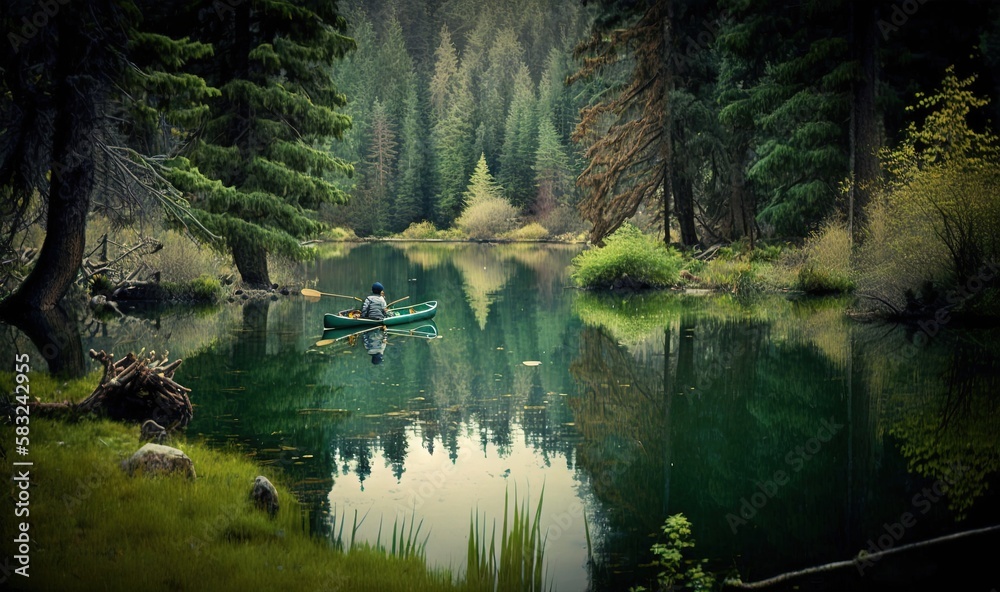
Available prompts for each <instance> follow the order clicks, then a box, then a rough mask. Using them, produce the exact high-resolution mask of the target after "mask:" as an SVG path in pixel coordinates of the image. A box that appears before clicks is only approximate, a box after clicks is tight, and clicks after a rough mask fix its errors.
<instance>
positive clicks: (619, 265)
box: [572, 223, 684, 288]
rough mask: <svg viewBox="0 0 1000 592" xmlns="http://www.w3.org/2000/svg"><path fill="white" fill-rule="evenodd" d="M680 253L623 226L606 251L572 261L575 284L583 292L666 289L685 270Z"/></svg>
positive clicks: (588, 252)
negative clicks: (611, 289)
mask: <svg viewBox="0 0 1000 592" xmlns="http://www.w3.org/2000/svg"><path fill="white" fill-rule="evenodd" d="M683 263H684V261H683V258H682V257H681V255H680V253H678V252H677V251H675V250H673V249H670V248H667V246H666V245H664V244H663V243H662V242H660V241H658V240H656V239H655V238H652V237H650V236H647V235H645V234H643V233H642V231H640V230H639V229H638V228H636V227H635V226H632V225H631V224H628V223H626V224H624V225H622V227H621V228H619V229H618V230H616V231H615V232H614V234H612V235H611V236H609V237H608V238H607V239H606V241H605V245H604V246H603V247H599V248H595V249H590V250H587V251H584V252H583V253H580V254H579V255H577V256H576V257H575V258H574V259H573V263H572V264H573V267H574V268H575V269H574V271H573V273H572V278H573V280H574V281H575V282H576V283H577V285H579V286H581V287H584V288H621V287H627V288H665V287H668V286H672V285H674V284H675V283H677V276H678V274H679V273H680V270H681V267H682V266H683Z"/></svg>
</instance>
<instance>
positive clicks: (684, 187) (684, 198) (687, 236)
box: [671, 151, 698, 247]
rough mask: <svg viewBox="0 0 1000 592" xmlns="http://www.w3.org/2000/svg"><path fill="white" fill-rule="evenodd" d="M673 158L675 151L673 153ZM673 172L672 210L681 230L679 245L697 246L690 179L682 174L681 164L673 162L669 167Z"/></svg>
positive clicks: (692, 191)
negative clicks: (675, 214)
mask: <svg viewBox="0 0 1000 592" xmlns="http://www.w3.org/2000/svg"><path fill="white" fill-rule="evenodd" d="M674 154H675V158H677V157H676V151H675V152H674ZM671 168H672V169H673V171H674V179H673V183H671V185H673V190H674V210H675V211H676V213H677V222H678V224H679V226H680V229H681V244H682V245H684V246H685V247H693V246H694V245H696V244H698V233H697V231H696V230H695V227H694V187H693V184H692V183H691V179H690V177H688V176H687V175H685V174H683V173H682V172H681V171H683V170H684V168H683V166H681V163H679V162H675V163H674V166H673V167H671Z"/></svg>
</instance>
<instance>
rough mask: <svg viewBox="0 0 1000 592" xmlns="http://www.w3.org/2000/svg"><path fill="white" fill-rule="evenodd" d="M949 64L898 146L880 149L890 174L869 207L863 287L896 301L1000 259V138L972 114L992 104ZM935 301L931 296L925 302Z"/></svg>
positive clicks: (943, 287)
mask: <svg viewBox="0 0 1000 592" xmlns="http://www.w3.org/2000/svg"><path fill="white" fill-rule="evenodd" d="M974 80H975V79H974V77H973V78H967V79H964V80H959V79H958V78H957V77H956V76H955V74H954V70H953V69H952V68H949V70H948V72H947V74H946V77H945V79H944V82H943V84H942V87H941V89H939V90H937V91H936V92H935V93H934V94H932V95H927V96H925V95H922V94H918V95H917V97H918V101H917V104H916V105H914V106H912V107H908V108H907V109H908V110H910V111H918V110H920V111H925V112H926V113H927V114H926V117H925V118H924V120H923V121H921V122H919V124H918V123H912V124H910V126H909V127H908V128H907V130H906V134H905V138H904V140H903V141H902V142H901V143H900V145H899V146H897V147H895V148H892V149H886V150H884V151H883V152H882V153H881V159H882V163H883V167H884V169H885V171H886V173H887V181H886V183H885V185H884V186H883V187H882V188H881V191H880V193H879V194H878V195H877V196H876V198H875V199H874V200H873V201H872V203H871V205H870V206H869V207H868V208H867V210H866V212H865V213H866V219H867V223H866V226H865V232H864V236H863V244H862V246H861V248H860V250H859V252H858V254H857V255H858V257H857V259H858V271H859V276H858V287H859V290H860V291H861V292H863V293H866V294H870V295H874V296H877V297H878V298H879V299H881V300H883V301H886V302H889V303H892V304H893V305H894V306H896V307H897V308H902V307H903V306H905V305H906V298H905V294H906V293H907V292H908V291H909V292H910V293H916V292H918V291H920V289H921V286H922V285H923V284H925V283H926V282H931V283H932V284H935V285H936V286H937V287H938V288H940V290H938V291H939V293H940V292H947V290H948V288H949V287H951V286H955V285H960V284H963V283H964V282H966V281H967V280H968V279H969V278H971V277H974V276H976V275H978V274H980V273H981V271H982V268H983V265H984V264H986V263H987V262H991V261H997V260H998V258H1000V234H998V233H997V228H1000V142H998V141H997V137H996V136H994V135H993V134H991V133H988V132H977V131H975V130H974V129H972V127H971V126H970V124H969V121H968V116H969V114H970V113H971V112H972V111H973V110H974V109H978V108H981V107H983V106H984V105H986V104H987V102H988V101H987V100H986V99H981V98H979V97H976V96H975V95H974V94H973V93H972V91H971V86H972V84H973V82H974ZM927 304H930V303H927Z"/></svg>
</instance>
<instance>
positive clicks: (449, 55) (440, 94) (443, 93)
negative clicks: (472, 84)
mask: <svg viewBox="0 0 1000 592" xmlns="http://www.w3.org/2000/svg"><path fill="white" fill-rule="evenodd" d="M457 76H458V52H456V51H455V45H454V44H453V43H452V41H451V32H450V31H449V30H448V25H441V43H440V44H439V45H438V48H437V51H435V52H434V76H433V77H432V78H431V82H430V95H431V122H432V123H437V122H439V121H441V120H442V119H444V118H445V116H446V115H447V113H448V105H449V103H450V102H451V97H452V94H453V92H454V85H455V79H456V77H457Z"/></svg>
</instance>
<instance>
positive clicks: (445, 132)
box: [433, 72, 474, 226]
mask: <svg viewBox="0 0 1000 592" xmlns="http://www.w3.org/2000/svg"><path fill="white" fill-rule="evenodd" d="M468 78H469V77H468V73H463V72H460V73H459V75H458V80H457V81H456V84H455V89H454V93H453V94H452V99H451V105H450V106H449V108H448V112H447V115H445V117H444V118H443V119H442V120H440V121H439V122H438V123H437V124H436V125H435V126H434V130H433V137H434V154H435V157H436V170H437V179H438V197H437V201H436V202H435V204H434V222H435V223H437V224H438V225H440V226H448V225H450V224H451V223H452V222H453V221H454V220H455V218H456V217H457V216H458V214H459V213H460V212H461V208H462V191H463V190H464V189H465V183H466V179H468V176H469V170H470V169H471V163H470V162H469V161H470V158H469V154H470V153H471V152H472V150H473V148H472V146H473V142H474V136H473V128H472V110H473V104H474V102H473V99H472V92H471V91H470V90H469V80H468Z"/></svg>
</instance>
